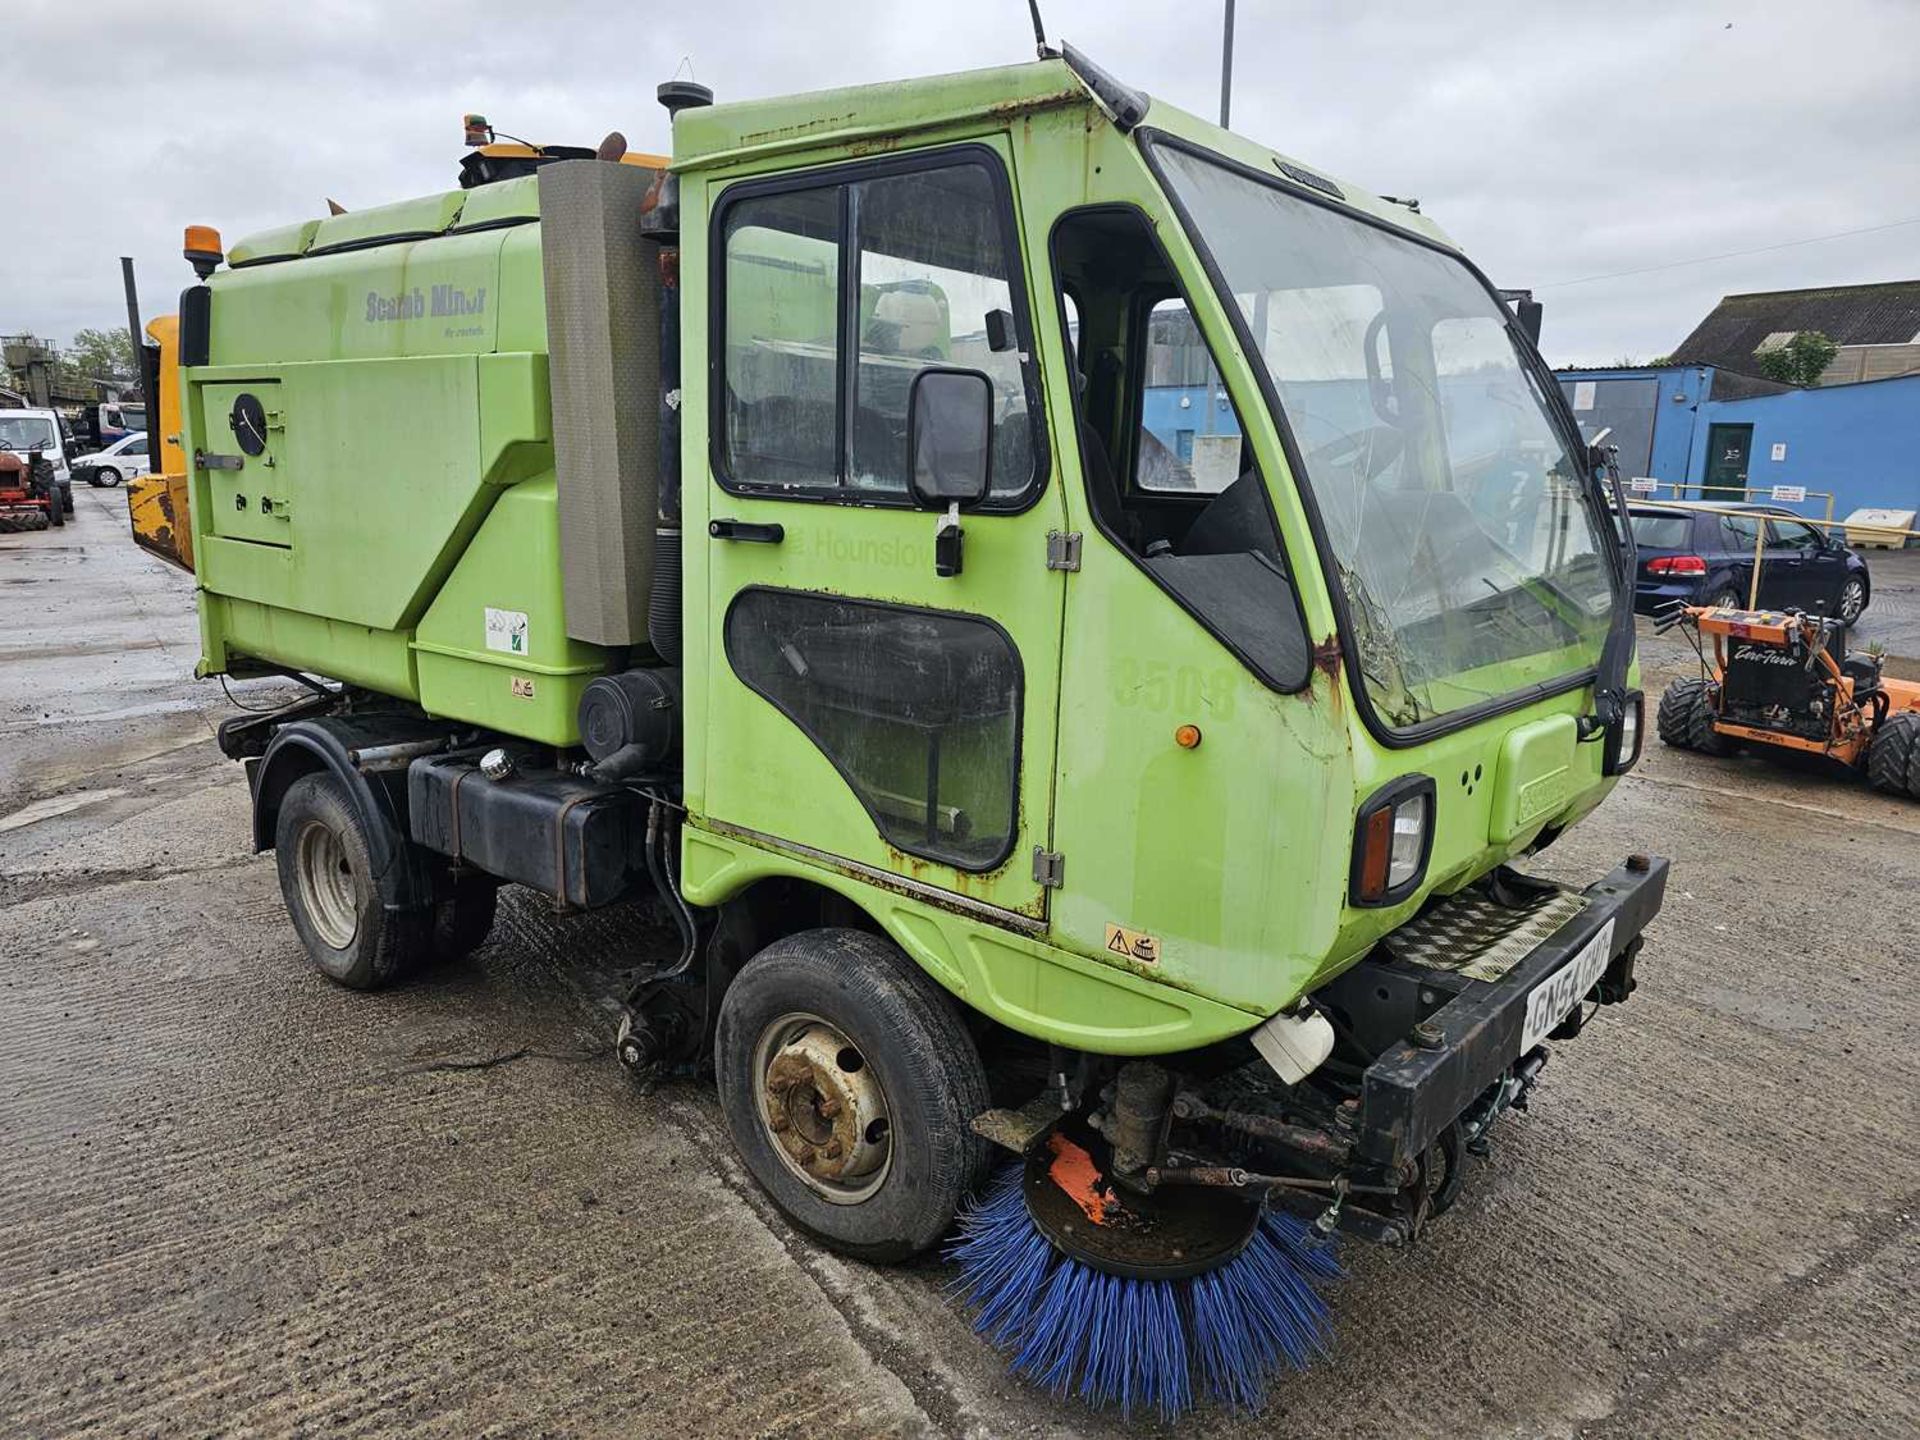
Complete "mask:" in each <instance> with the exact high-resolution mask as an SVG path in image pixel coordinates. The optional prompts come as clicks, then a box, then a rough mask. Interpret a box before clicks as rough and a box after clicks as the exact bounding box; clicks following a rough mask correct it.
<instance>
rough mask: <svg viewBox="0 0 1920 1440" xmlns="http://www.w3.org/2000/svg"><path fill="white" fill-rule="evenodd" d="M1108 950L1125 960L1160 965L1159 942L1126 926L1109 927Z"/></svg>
mask: <svg viewBox="0 0 1920 1440" xmlns="http://www.w3.org/2000/svg"><path fill="white" fill-rule="evenodd" d="M1107 949H1108V950H1109V951H1111V952H1112V953H1113V954H1115V955H1119V956H1121V957H1122V958H1124V959H1127V960H1138V961H1140V962H1141V963H1142V964H1143V965H1158V964H1159V963H1160V942H1159V940H1158V939H1156V938H1155V937H1154V936H1152V935H1146V934H1143V933H1141V932H1140V931H1138V930H1129V929H1127V927H1126V926H1124V925H1109V926H1107Z"/></svg>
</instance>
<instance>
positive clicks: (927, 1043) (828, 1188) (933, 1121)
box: [714, 929, 990, 1262]
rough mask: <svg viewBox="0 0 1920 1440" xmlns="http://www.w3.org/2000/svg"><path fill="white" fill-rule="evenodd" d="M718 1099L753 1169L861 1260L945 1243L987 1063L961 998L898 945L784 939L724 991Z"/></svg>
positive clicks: (982, 1145)
mask: <svg viewBox="0 0 1920 1440" xmlns="http://www.w3.org/2000/svg"><path fill="white" fill-rule="evenodd" d="M714 1047H715V1069H716V1071H717V1078H718V1081H719V1089H720V1103H721V1107H722V1109H723V1110H724V1111H725V1114H726V1118H727V1129H728V1131H729V1133H730V1134H731V1135H732V1137H733V1143H734V1145H735V1146H736V1147H737V1148H738V1149H739V1151H740V1154H741V1157H742V1158H743V1159H744V1160H745V1161H746V1164H747V1168H748V1169H749V1170H750V1171H752V1172H753V1178H754V1179H755V1180H756V1181H758V1182H759V1184H760V1186H761V1188H762V1189H764V1190H765V1191H766V1192H767V1194H768V1195H770V1196H771V1197H772V1198H773V1201H774V1203H775V1204H777V1205H778V1206H779V1207H780V1208H781V1210H783V1211H784V1212H785V1213H786V1215H787V1217H788V1218H789V1219H791V1220H792V1221H793V1222H794V1223H795V1224H796V1225H798V1226H800V1228H802V1229H803V1230H806V1231H807V1232H809V1233H810V1234H812V1235H815V1236H817V1237H818V1238H819V1239H821V1240H822V1241H824V1242H825V1243H826V1244H828V1245H830V1246H832V1247H833V1248H834V1249H836V1250H839V1251H842V1252H843V1253H845V1254H848V1255H852V1256H854V1257H856V1258H858V1259H861V1260H869V1261H878V1262H888V1261H894V1260H904V1259H906V1258H907V1257H908V1256H910V1255H914V1254H917V1253H919V1252H920V1251H923V1250H926V1249H928V1248H929V1247H930V1246H932V1245H934V1244H935V1243H937V1242H938V1241H939V1239H940V1237H941V1236H942V1235H943V1234H945V1233H946V1231H947V1228H948V1227H949V1226H950V1225H951V1224H952V1223H953V1217H954V1212H955V1211H956V1210H957V1209H958V1208H959V1205H960V1202H961V1201H962V1200H963V1199H965V1198H966V1196H967V1194H968V1192H969V1191H971V1190H972V1189H973V1188H974V1187H975V1186H976V1185H978V1184H979V1183H980V1181H981V1180H982V1179H984V1178H985V1172H986V1162H987V1145H986V1142H985V1141H984V1140H982V1139H981V1138H980V1137H979V1136H977V1135H975V1134H974V1133H973V1130H972V1128H971V1123H970V1122H971V1121H972V1119H973V1117H974V1116H975V1115H977V1114H979V1113H980V1112H981V1111H983V1110H985V1109H986V1108H987V1107H988V1105H989V1103H990V1102H989V1100H988V1096H987V1081H986V1073H985V1071H984V1070H983V1069H982V1067H981V1064H980V1056H979V1052H978V1051H977V1050H976V1049H975V1048H974V1044H973V1038H972V1036H970V1035H969V1034H968V1033H967V1030H966V1027H965V1026H964V1025H962V1024H961V1022H960V1017H959V1015H958V1014H957V1013H956V1011H955V1008H954V1004H953V1002H952V1001H951V1000H950V999H949V998H948V997H947V995H946V992H944V991H943V990H941V989H940V987H939V986H938V985H936V984H935V983H934V982H933V981H932V980H931V979H930V978H928V976H927V975H926V973H925V972H924V971H922V970H921V969H920V968H919V967H918V966H917V965H915V964H914V963H913V962H912V961H911V960H909V959H908V958H907V956H906V955H904V954H903V953H902V952H901V951H900V949H899V948H898V947H897V946H895V945H894V944H893V943H892V942H891V941H889V940H885V939H883V938H881V937H878V936H875V935H869V934H867V933H865V932H864V931H859V930H838V929H833V930H809V931H805V932H803V933H802V934H799V935H793V936H789V937H787V938H786V939H784V940H778V941H775V942H774V943H773V944H771V945H769V946H768V947H767V948H766V949H764V950H762V951H761V952H760V953H759V954H758V955H756V956H755V957H754V958H753V959H752V960H751V961H749V962H748V963H747V965H746V966H745V968H743V969H742V970H741V972H740V974H739V976H738V977H737V978H736V979H735V980H734V982H733V984H732V985H731V986H729V987H728V989H727V993H726V998H725V999H724V1000H723V1001H722V1002H721V1006H720V1019H719V1028H718V1033H717V1034H716V1036H715V1040H714Z"/></svg>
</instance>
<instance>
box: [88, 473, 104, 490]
mask: <svg viewBox="0 0 1920 1440" xmlns="http://www.w3.org/2000/svg"><path fill="white" fill-rule="evenodd" d="M84 478H85V479H86V482H87V484H89V485H91V486H92V487H93V488H94V489H96V490H98V489H99V488H100V487H101V486H102V485H104V484H106V481H104V480H102V479H101V478H100V472H99V471H97V470H89V471H87V473H86V476H85V477H84Z"/></svg>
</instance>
